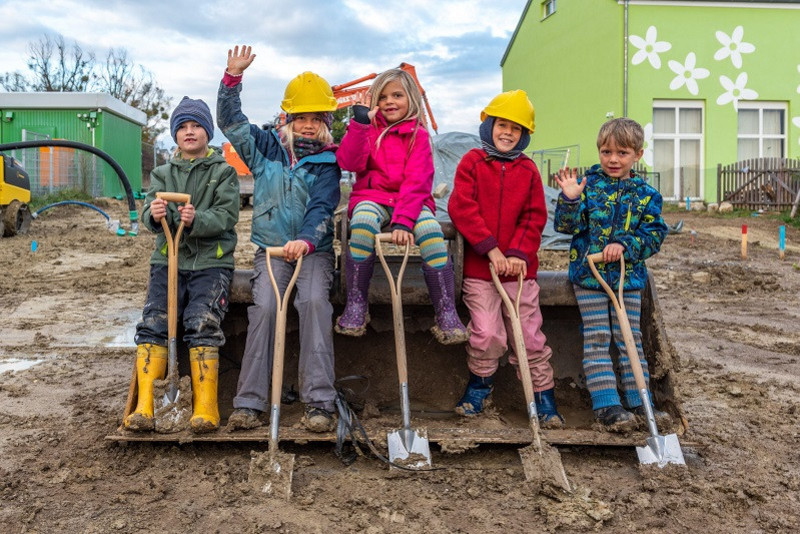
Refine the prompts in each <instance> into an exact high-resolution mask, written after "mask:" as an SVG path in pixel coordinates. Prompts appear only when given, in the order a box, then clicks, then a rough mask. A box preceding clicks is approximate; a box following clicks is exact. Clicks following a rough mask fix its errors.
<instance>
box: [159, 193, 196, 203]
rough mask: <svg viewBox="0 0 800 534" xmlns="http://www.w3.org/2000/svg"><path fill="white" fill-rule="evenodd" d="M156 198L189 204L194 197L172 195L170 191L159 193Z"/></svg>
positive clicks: (182, 194) (179, 194)
mask: <svg viewBox="0 0 800 534" xmlns="http://www.w3.org/2000/svg"><path fill="white" fill-rule="evenodd" d="M156 198H160V199H161V200H166V201H167V202H177V203H178V204H188V203H190V202H191V201H192V195H189V194H188V193H171V192H169V191H158V192H157V193H156Z"/></svg>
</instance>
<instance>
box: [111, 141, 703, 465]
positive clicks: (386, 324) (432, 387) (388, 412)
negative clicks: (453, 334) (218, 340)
mask: <svg viewBox="0 0 800 534" xmlns="http://www.w3.org/2000/svg"><path fill="white" fill-rule="evenodd" d="M448 135H450V134H443V135H440V136H437V137H438V138H441V137H444V136H448ZM456 135H460V136H466V137H464V138H463V139H461V140H462V141H466V143H467V145H469V144H470V143H473V144H474V146H479V141H478V140H477V139H475V136H468V135H467V134H456ZM434 143H436V139H435V140H434ZM464 151H466V150H461V151H456V153H458V152H461V153H463V152H464ZM438 157H439V156H437V151H436V145H434V160H435V163H436V172H437V174H436V179H435V184H434V186H435V189H439V187H438V186H439V185H441V184H442V183H444V184H445V186H444V187H443V188H444V189H446V188H447V187H446V186H448V185H449V186H450V187H451V186H452V176H453V175H454V173H455V168H454V164H453V166H452V168H448V167H447V166H446V162H444V163H443V162H442V161H440V160H438V159H437V158H438ZM456 163H457V159H456ZM448 179H449V180H450V182H449V184H448V183H447V180H448ZM436 202H437V213H438V214H440V216H441V215H445V216H446V210H445V209H443V208H444V207H446V198H444V197H442V198H437V199H436ZM339 215H340V217H339V219H340V220H339V222H338V224H337V227H336V234H337V235H336V241H335V247H336V250H337V253H338V254H337V273H338V275H337V277H336V279H335V280H334V286H333V288H332V291H331V300H332V302H333V303H334V318H336V317H338V315H339V314H341V312H342V309H343V308H344V303H345V280H344V264H343V257H342V255H341V251H343V250H346V247H347V238H348V235H349V231H348V225H347V218H346V217H342V216H341V214H339ZM440 223H441V224H442V229H443V231H444V234H445V237H446V240H447V244H448V247H449V253H450V256H451V257H452V259H453V263H454V266H455V270H456V294H457V299H458V310H459V313H460V315H461V318H462V320H463V321H464V322H465V324H466V322H467V321H468V320H469V312H468V310H467V309H466V307H465V306H464V305H463V303H461V298H460V297H461V295H460V289H461V282H462V265H463V261H462V260H463V251H464V243H463V238H462V237H461V236H460V235H459V234H458V233H457V232H456V231H455V229H454V228H453V226H452V224H450V223H449V222H447V221H446V220H445V221H440ZM549 227H550V229H549V231H552V225H549ZM550 237H551V236H548V235H545V239H544V243H545V245H546V244H547V243H548V242H549V239H550ZM384 246H388V247H389V249H388V250H386V251H385V254H386V255H387V256H386V259H387V262H389V265H390V267H396V266H397V265H392V262H395V263H396V264H399V262H401V261H402V252H403V251H401V250H397V251H393V250H391V245H386V244H384ZM395 252H396V255H394V256H393V254H394V253H395ZM542 254H543V255H545V254H558V255H559V256H560V257H562V258H563V256H564V255H566V254H567V252H566V251H560V252H548V251H543V252H542ZM251 274H252V273H251V272H250V271H242V270H237V271H236V272H235V275H234V279H233V284H232V288H231V295H230V307H229V311H228V313H227V315H226V317H225V321H224V324H223V327H224V330H225V336H226V344H225V346H224V347H223V348H222V349H221V350H220V375H219V407H220V413H221V415H222V418H223V420H222V428H221V429H220V430H219V431H218V432H215V433H210V434H199V435H192V434H190V433H188V432H184V433H178V434H148V433H131V432H127V431H125V430H124V429H119V430H118V431H117V432H116V433H115V434H113V435H111V436H109V439H113V440H119V441H179V442H188V441H261V442H264V443H266V442H268V441H269V427H268V426H264V427H260V428H257V429H253V430H244V431H241V430H240V431H236V432H229V431H227V430H226V429H225V422H226V419H227V417H228V416H229V415H230V413H231V412H232V399H233V397H234V395H235V394H236V385H237V380H238V376H239V368H240V365H241V358H242V354H243V353H244V347H245V341H246V337H247V307H248V306H249V305H250V304H251V303H252V295H251V292H250V284H249V279H250V276H251ZM538 283H539V285H540V287H541V291H540V305H541V309H542V314H543V316H544V325H543V330H544V333H545V335H546V336H547V341H548V344H549V345H550V346H551V347H552V349H553V357H552V359H551V363H552V365H553V368H554V371H555V378H556V387H555V395H556V401H557V403H558V407H559V411H560V412H561V413H562V414H563V415H564V417H565V418H566V421H567V424H566V427H565V428H564V429H561V430H543V431H542V437H543V438H544V439H546V440H547V443H549V444H551V445H602V446H626V447H633V446H636V445H640V444H641V443H643V442H644V441H645V439H646V437H647V436H648V434H647V432H646V430H643V431H641V432H634V433H631V434H628V435H621V434H614V433H609V432H605V431H603V430H602V429H600V428H597V427H596V425H595V424H594V419H593V413H592V410H591V401H590V398H589V393H588V391H587V389H586V381H585V377H584V374H583V367H582V363H581V361H582V359H583V339H582V335H581V316H580V312H579V310H578V305H577V301H576V300H575V295H574V293H573V290H572V285H571V284H570V282H569V279H568V276H567V273H566V271H541V270H540V271H539V274H538ZM369 300H370V316H371V322H370V323H369V326H368V328H367V333H366V335H364V336H363V337H360V338H353V337H347V336H342V335H339V334H335V335H334V349H335V354H336V376H337V377H351V378H352V377H358V380H351V381H350V382H349V383H348V384H343V386H344V387H345V388H346V390H347V395H346V397H347V400H348V402H349V403H350V405H351V407H352V408H353V409H354V410H355V411H356V413H357V414H358V417H359V419H360V421H361V423H362V424H363V426H364V428H365V430H366V433H367V435H368V436H369V437H370V439H372V440H374V442H375V444H376V445H378V446H379V447H381V446H382V447H383V449H384V450H385V449H386V446H387V444H386V435H387V430H391V429H394V428H396V427H397V421H398V420H399V419H400V414H401V406H400V402H399V400H398V395H397V380H398V378H397V374H396V363H395V359H394V358H395V350H394V333H393V330H392V329H393V321H392V305H391V295H390V290H389V283H388V280H387V279H386V277H385V275H384V273H383V270H382V269H375V274H374V277H373V280H372V284H371V286H370V294H369ZM403 313H404V324H405V330H406V350H407V359H408V383H409V386H410V388H409V389H410V406H411V426H413V427H415V428H416V427H424V428H426V429H427V431H428V439H429V441H430V442H431V443H434V444H437V445H438V446H439V447H440V449H441V450H443V451H450V452H458V451H463V450H466V449H469V448H472V447H475V446H477V445H478V444H481V443H504V444H515V445H524V444H529V443H530V442H531V430H530V425H529V420H528V414H527V413H526V411H525V406H526V403H525V400H524V394H523V388H522V385H521V383H520V382H519V380H518V379H517V377H516V373H515V370H514V369H513V368H512V366H511V365H508V364H507V358H504V359H503V360H501V367H500V369H499V371H498V375H497V379H496V380H495V389H494V393H493V395H492V405H491V406H490V407H489V408H487V409H486V412H485V413H484V414H483V415H481V416H478V417H471V418H463V417H461V416H459V415H457V414H456V413H455V412H454V410H453V408H454V407H455V405H456V402H457V401H458V400H459V398H460V397H461V394H462V393H463V391H464V388H465V387H466V384H467V379H468V371H467V366H466V354H465V350H464V346H463V345H456V346H444V345H440V344H439V343H438V342H436V341H435V339H434V338H433V335H432V334H431V333H430V332H429V331H428V330H429V328H430V327H431V326H433V324H434V318H433V307H432V305H431V303H430V300H429V297H428V291H427V288H426V286H425V282H424V279H423V275H422V272H421V258H420V257H419V255H418V253H417V254H416V255H414V252H413V251H412V257H411V258H410V259H409V264H408V266H407V268H406V272H405V278H404V281H403ZM297 324H298V319H297V314H296V312H295V310H294V308H293V307H291V306H290V307H289V317H288V322H287V337H286V352H285V358H286V361H285V366H284V373H285V375H284V381H283V384H284V395H283V399H284V401H285V402H289V404H284V405H283V406H282V409H281V419H280V436H281V440H282V441H284V442H285V441H296V442H299V443H305V442H309V441H323V442H334V441H335V440H336V436H335V434H334V433H327V434H325V433H323V434H317V433H312V432H308V431H306V430H305V429H304V428H303V426H302V425H301V424H298V423H299V422H300V419H301V417H302V415H303V406H302V404H301V403H300V402H299V401H297V394H296V391H297V390H298V389H299V382H298V376H297V368H298V353H299V340H298V333H297ZM641 328H642V336H643V344H644V352H645V354H646V356H647V359H648V363H649V369H650V388H651V392H652V396H653V400H654V403H655V406H656V408H659V409H661V410H664V411H666V412H667V413H669V414H670V415H672V418H673V421H674V425H673V429H672V431H671V433H677V435H678V436H683V434H684V431H685V429H686V423H685V419H684V417H683V414H682V411H681V406H680V402H679V396H678V392H677V386H676V371H677V369H678V366H679V359H678V355H677V354H676V352H675V350H674V348H673V346H672V345H671V344H670V342H669V340H668V339H667V334H666V331H665V329H664V324H663V320H662V315H661V310H660V307H659V304H658V296H657V294H656V288H655V284H654V282H653V280H652V279H651V280H650V281H649V283H648V286H647V288H646V289H645V291H644V294H643V298H642V315H641ZM613 357H615V358H616V357H618V355H616V356H613ZM184 372H188V371H184ZM135 394H136V392H135V388H132V389H131V393H130V396H133V398H132V399H129V402H128V405H129V406H131V405H133V406H135ZM292 401H295V402H292ZM682 443H683V444H684V445H687V444H688V442H687V441H686V440H685V439H682Z"/></svg>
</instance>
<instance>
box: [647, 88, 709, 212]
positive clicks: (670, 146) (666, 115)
mask: <svg viewBox="0 0 800 534" xmlns="http://www.w3.org/2000/svg"><path fill="white" fill-rule="evenodd" d="M703 124H704V117H703V103H702V102H695V101H661V102H658V101H657V102H655V103H654V104H653V170H655V171H657V172H660V173H661V195H662V196H663V197H664V199H665V200H682V199H684V198H686V197H691V198H695V199H697V198H702V197H703Z"/></svg>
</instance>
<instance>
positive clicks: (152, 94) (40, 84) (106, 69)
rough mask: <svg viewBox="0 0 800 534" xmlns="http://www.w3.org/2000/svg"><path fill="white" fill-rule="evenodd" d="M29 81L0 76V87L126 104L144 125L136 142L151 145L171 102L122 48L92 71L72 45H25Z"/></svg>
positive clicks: (46, 41) (85, 55) (46, 40)
mask: <svg viewBox="0 0 800 534" xmlns="http://www.w3.org/2000/svg"><path fill="white" fill-rule="evenodd" d="M29 52H30V57H29V58H28V68H29V69H30V71H31V75H30V77H27V78H26V77H25V76H24V75H23V74H21V73H19V72H6V73H4V74H2V75H0V86H2V87H3V89H5V90H6V91H11V92H20V91H50V92H53V91H55V92H81V91H89V90H91V91H98V92H103V93H110V94H111V95H112V96H114V97H115V98H118V99H120V100H122V101H123V102H125V103H126V104H128V105H130V106H132V107H134V108H137V109H140V110H141V111H144V112H145V114H146V115H147V124H146V125H145V127H144V128H143V129H142V140H143V141H144V142H147V143H155V140H156V138H157V137H158V136H159V135H160V134H161V133H162V132H164V131H165V130H166V122H165V121H166V119H167V118H168V111H169V106H170V103H171V98H169V97H168V96H167V95H166V93H165V92H164V90H163V89H162V88H161V87H160V86H159V85H158V83H157V82H156V81H155V79H154V77H153V73H152V72H150V71H148V70H147V69H145V68H144V67H142V66H141V65H136V64H135V63H134V62H133V60H131V59H130V58H129V57H128V52H127V50H125V49H124V48H112V49H111V50H109V51H108V54H107V55H106V60H105V63H102V64H100V65H98V64H97V63H96V61H95V55H94V53H91V52H85V51H84V50H83V49H81V47H80V46H78V44H77V43H76V42H73V44H72V46H68V45H67V44H66V43H65V42H64V37H63V36H61V35H58V36H57V37H54V38H51V37H50V36H47V35H46V36H44V37H42V38H41V39H39V40H38V41H35V42H32V43H31V44H30V45H29Z"/></svg>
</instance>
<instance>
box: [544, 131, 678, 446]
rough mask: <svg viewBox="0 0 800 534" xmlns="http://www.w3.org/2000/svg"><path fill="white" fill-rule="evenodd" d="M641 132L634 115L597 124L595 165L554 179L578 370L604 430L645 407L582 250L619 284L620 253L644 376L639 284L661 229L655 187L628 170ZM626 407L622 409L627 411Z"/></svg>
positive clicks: (628, 424)
mask: <svg viewBox="0 0 800 534" xmlns="http://www.w3.org/2000/svg"><path fill="white" fill-rule="evenodd" d="M643 145H644V131H643V130H642V127H641V125H639V123H637V122H636V121H633V120H631V119H627V118H619V119H613V120H610V121H608V122H606V123H605V124H603V126H602V127H601V128H600V133H599V134H598V136H597V148H598V151H599V155H600V164H599V165H594V166H593V167H592V168H591V169H590V170H589V171H588V172H587V173H586V175H585V176H584V177H583V178H582V179H581V180H578V176H577V173H576V171H575V169H572V170H568V169H562V170H561V171H560V172H559V173H558V176H557V177H556V181H557V182H558V185H559V187H561V194H560V195H559V197H558V203H557V204H556V212H555V220H554V226H555V229H556V231H558V232H561V233H564V234H571V235H572V244H571V246H570V264H569V279H570V281H571V282H572V284H573V287H574V289H575V296H576V298H577V300H578V307H579V308H580V312H581V319H582V320H583V370H584V374H585V375H586V387H587V388H588V389H589V393H590V394H591V397H592V409H593V410H594V414H595V418H596V419H597V421H598V422H599V423H601V424H602V425H603V426H604V427H605V428H606V429H608V430H611V431H616V432H627V431H630V430H633V429H634V428H636V426H637V424H638V423H637V416H638V417H639V418H640V419H644V418H645V417H646V416H645V410H644V407H643V406H642V399H641V398H640V396H639V391H638V390H637V388H636V382H635V381H634V378H633V373H632V371H631V366H630V362H629V361H628V356H627V352H626V351H625V342H624V340H623V338H622V332H621V330H620V327H619V321H618V319H617V316H616V311H615V309H614V306H613V305H612V304H611V301H610V299H609V297H608V295H606V293H605V291H604V290H603V288H602V287H601V286H600V284H599V283H598V281H597V280H596V279H595V277H594V275H593V274H592V271H591V270H590V268H589V265H588V262H587V260H586V256H587V255H589V254H595V253H597V252H602V253H603V263H602V264H601V265H600V268H599V269H598V270H599V271H600V273H601V274H602V276H603V277H604V278H605V280H606V282H608V284H609V285H610V286H611V287H612V288H617V287H619V278H620V272H619V259H620V257H621V256H624V257H625V282H624V287H623V299H624V303H625V308H626V309H627V311H628V318H629V320H630V324H631V329H632V330H633V337H634V340H635V341H636V348H637V350H638V352H639V359H640V361H641V363H642V369H643V371H644V377H645V382H647V383H648V387H649V379H650V375H649V373H648V369H647V360H646V359H645V357H644V352H643V350H642V332H641V328H640V326H639V318H640V315H641V309H642V290H643V289H644V287H645V286H646V284H647V267H646V266H645V260H646V259H647V258H649V257H650V256H652V255H653V254H655V253H657V252H658V250H659V249H660V248H661V243H662V242H663V241H664V238H665V237H666V235H667V231H668V228H667V225H666V224H665V223H664V220H663V219H662V217H661V204H662V199H661V195H660V194H659V192H658V191H656V190H655V189H654V188H653V187H651V186H650V185H648V184H647V182H645V180H644V179H642V178H641V177H640V176H638V175H637V174H636V172H634V171H632V168H633V165H634V164H635V163H636V162H637V161H639V158H641V157H642V154H643V153H644V151H643ZM612 331H613V338H614V341H615V343H616V344H617V347H618V348H619V353H620V357H619V365H620V367H621V383H622V390H623V392H624V401H625V406H626V407H627V408H628V409H625V408H624V407H623V405H622V401H621V399H620V395H619V392H618V391H617V376H616V374H615V373H614V367H613V363H612V361H611V355H610V345H611V339H612ZM629 410H630V411H629ZM654 414H655V416H656V421H657V423H658V424H659V426H666V425H668V424H670V423H671V420H670V417H669V415H668V414H666V413H664V412H662V411H659V410H654Z"/></svg>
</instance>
